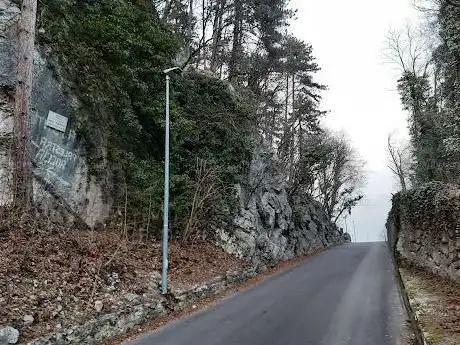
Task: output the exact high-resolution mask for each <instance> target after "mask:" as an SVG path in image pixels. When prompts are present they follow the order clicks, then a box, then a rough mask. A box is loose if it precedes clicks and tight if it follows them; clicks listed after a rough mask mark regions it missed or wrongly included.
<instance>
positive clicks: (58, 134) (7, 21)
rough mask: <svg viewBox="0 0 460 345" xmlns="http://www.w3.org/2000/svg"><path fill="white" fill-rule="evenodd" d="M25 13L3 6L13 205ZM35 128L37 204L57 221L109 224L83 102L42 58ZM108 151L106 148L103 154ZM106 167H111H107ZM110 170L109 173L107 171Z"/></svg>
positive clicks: (2, 155)
mask: <svg viewBox="0 0 460 345" xmlns="http://www.w3.org/2000/svg"><path fill="white" fill-rule="evenodd" d="M19 15H20V10H19V8H18V7H17V5H16V4H15V3H13V2H11V1H9V0H0V137H1V139H2V145H1V147H0V179H1V180H0V195H1V198H0V203H2V204H5V203H7V202H8V201H9V200H11V186H10V183H11V181H12V179H11V158H10V149H11V142H12V140H11V138H12V132H13V117H12V113H13V110H12V109H13V98H12V97H13V93H12V90H13V88H14V63H13V62H14V51H15V50H14V45H15V37H16V36H17V31H16V30H17V21H18V19H19ZM32 90H33V91H32V97H31V113H30V127H31V133H32V143H31V147H30V151H31V155H32V170H33V171H32V173H33V175H34V200H35V202H36V203H37V204H39V205H41V206H42V209H44V210H46V211H47V212H48V213H49V215H50V216H51V218H53V219H55V220H58V221H61V222H71V221H75V220H76V219H75V218H78V220H81V221H83V222H84V223H86V224H87V225H88V226H90V227H94V226H95V225H96V224H97V223H99V222H103V221H104V220H105V218H107V216H108V214H109V211H110V209H111V200H110V197H109V196H108V195H107V193H104V185H106V184H107V183H108V181H107V177H104V176H102V177H101V176H98V178H99V179H98V180H97V181H96V179H95V178H94V177H92V176H91V175H90V173H89V170H90V166H89V164H88V160H87V155H86V150H85V146H84V143H83V142H82V141H81V140H80V138H79V137H78V136H77V134H76V124H75V122H74V120H73V119H72V116H71V115H72V113H73V112H75V111H76V110H78V109H79V107H80V105H79V103H78V100H77V99H76V97H75V96H74V95H72V92H71V91H70V90H69V89H68V88H67V87H66V86H65V85H64V83H62V82H61V81H60V79H59V77H58V73H57V71H56V70H55V69H53V68H52V67H51V66H50V65H49V64H48V63H47V61H46V60H45V59H44V58H43V57H42V55H41V54H40V53H39V52H38V51H36V53H35V56H34V79H33V88H32ZM100 149H101V150H102V151H103V148H100ZM102 164H107V163H106V162H103V163H102ZM106 170H108V169H106Z"/></svg>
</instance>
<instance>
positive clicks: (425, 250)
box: [386, 183, 460, 281]
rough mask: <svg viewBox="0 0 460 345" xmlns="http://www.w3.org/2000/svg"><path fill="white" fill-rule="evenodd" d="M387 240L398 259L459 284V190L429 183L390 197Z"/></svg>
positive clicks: (454, 187)
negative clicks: (391, 205) (390, 205)
mask: <svg viewBox="0 0 460 345" xmlns="http://www.w3.org/2000/svg"><path fill="white" fill-rule="evenodd" d="M386 226H387V230H388V239H389V243H390V246H391V248H392V249H393V250H394V252H395V255H396V257H397V258H399V259H403V260H405V261H407V262H409V263H410V264H413V265H416V266H419V267H422V268H425V269H427V270H429V271H431V272H433V273H435V274H439V275H442V276H445V277H449V278H451V279H453V280H457V281H460V189H458V187H456V186H450V185H445V184H441V183H430V184H427V185H425V186H423V187H420V188H418V189H415V190H411V191H409V192H407V193H405V194H396V195H395V196H394V197H393V208H392V210H391V212H390V214H389V217H388V221H387V225H386Z"/></svg>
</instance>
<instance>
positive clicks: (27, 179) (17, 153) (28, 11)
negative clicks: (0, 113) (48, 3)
mask: <svg viewBox="0 0 460 345" xmlns="http://www.w3.org/2000/svg"><path fill="white" fill-rule="evenodd" d="M36 16H37V0H23V3H22V11H21V20H20V22H19V43H18V64H17V71H16V73H17V81H16V90H15V91H16V93H15V107H14V146H13V149H14V152H13V156H14V196H13V197H14V199H13V200H14V205H15V206H17V207H21V208H23V209H25V210H27V209H28V208H29V207H30V205H31V201H32V180H31V175H30V170H29V169H30V164H29V160H30V156H29V150H28V149H29V139H30V128H29V99H30V94H31V90H32V73H33V62H34V61H33V57H34V44H35V22H36Z"/></svg>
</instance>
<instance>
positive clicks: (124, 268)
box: [0, 212, 242, 341]
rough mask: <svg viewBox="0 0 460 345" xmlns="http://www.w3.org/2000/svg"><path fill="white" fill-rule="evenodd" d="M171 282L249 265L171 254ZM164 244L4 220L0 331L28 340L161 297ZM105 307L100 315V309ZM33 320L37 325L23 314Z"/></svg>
mask: <svg viewBox="0 0 460 345" xmlns="http://www.w3.org/2000/svg"><path fill="white" fill-rule="evenodd" d="M169 264H170V273H171V281H172V284H173V285H174V284H180V285H182V286H183V285H192V284H196V283H199V282H203V281H207V280H210V279H212V278H213V277H215V276H218V275H222V274H225V273H226V272H227V271H236V270H239V269H241V267H242V262H241V261H239V260H237V259H235V258H234V257H232V256H230V255H228V254H226V253H225V252H223V251H222V250H221V249H219V248H217V247H215V246H213V245H212V244H210V243H208V242H205V241H199V242H195V243H175V242H173V243H172V244H171V248H170V263H169ZM160 271H161V244H160V243H159V242H150V243H139V242H130V241H127V240H126V239H125V237H124V236H122V235H121V233H120V232H119V231H115V230H113V231H111V230H104V231H100V232H96V231H79V230H75V229H69V228H66V227H63V226H59V225H56V224H54V223H52V222H51V221H49V220H48V219H45V218H42V217H40V216H39V215H38V214H34V215H19V214H16V215H15V214H14V213H11V212H9V213H8V214H7V216H6V213H5V214H3V217H2V221H1V222H0V277H1V280H0V325H10V326H13V327H15V328H17V329H18V330H19V331H20V333H21V341H27V340H30V339H32V338H35V337H37V336H40V335H43V334H46V333H49V332H55V331H58V330H59V329H61V328H66V327H70V326H73V325H76V324H80V323H82V322H85V321H87V320H89V319H91V318H92V317H95V316H97V315H98V314H100V313H107V312H111V311H116V310H119V309H120V308H123V305H124V303H126V296H127V295H129V294H131V296H133V294H136V295H140V296H144V297H149V296H150V297H153V296H154V295H158V294H159V288H158V276H159V272H160ZM96 302H98V305H99V306H101V302H102V310H101V311H98V310H97V308H96V306H95V303H96ZM26 315H27V316H29V315H31V316H32V317H33V319H34V321H33V323H32V324H31V325H27V322H26V323H25V322H24V316H26Z"/></svg>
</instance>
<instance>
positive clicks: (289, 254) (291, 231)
mask: <svg viewBox="0 0 460 345" xmlns="http://www.w3.org/2000/svg"><path fill="white" fill-rule="evenodd" d="M236 190H237V200H238V202H239V207H238V211H237V214H236V216H235V217H234V218H233V223H232V224H226V225H225V226H223V227H222V228H220V229H216V236H217V242H218V243H219V245H220V246H222V247H223V248H224V249H225V250H226V251H227V252H229V253H231V254H235V255H236V256H238V257H240V258H244V259H246V260H249V261H250V262H251V263H252V265H253V266H254V267H255V268H256V269H257V270H259V271H263V270H265V269H266V268H267V267H270V266H273V265H276V264H277V263H279V262H280V261H284V260H289V259H291V258H293V257H295V256H299V255H305V254H309V253H312V252H314V251H316V250H318V249H322V248H327V247H330V246H334V245H338V244H342V243H345V242H348V241H350V240H351V238H350V236H349V235H348V234H344V233H343V231H342V230H341V229H339V228H337V227H336V226H335V225H334V224H332V223H331V222H330V221H329V220H328V218H327V216H326V214H325V212H324V210H323V209H322V207H321V205H320V204H319V203H318V202H316V201H314V200H312V199H311V198H309V197H308V196H302V198H294V200H290V199H289V197H288V193H287V190H286V182H285V175H284V174H283V171H282V167H281V166H280V163H279V162H278V161H277V157H276V155H275V153H274V152H273V150H271V149H268V148H266V147H264V145H260V146H259V148H258V149H256V151H255V153H254V157H253V160H252V163H251V167H250V172H249V176H248V179H247V182H246V183H245V184H244V185H243V184H240V185H238V186H237V187H236Z"/></svg>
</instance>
